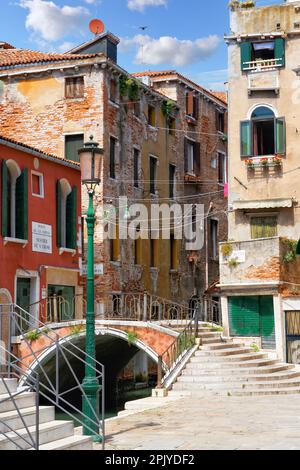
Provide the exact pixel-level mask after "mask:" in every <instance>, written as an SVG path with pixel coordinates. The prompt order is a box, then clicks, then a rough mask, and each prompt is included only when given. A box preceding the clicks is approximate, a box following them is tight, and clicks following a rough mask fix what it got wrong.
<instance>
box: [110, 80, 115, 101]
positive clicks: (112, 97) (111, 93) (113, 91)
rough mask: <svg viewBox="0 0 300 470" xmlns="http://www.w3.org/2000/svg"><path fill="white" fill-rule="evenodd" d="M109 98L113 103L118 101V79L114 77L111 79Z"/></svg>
mask: <svg viewBox="0 0 300 470" xmlns="http://www.w3.org/2000/svg"><path fill="white" fill-rule="evenodd" d="M109 99H110V101H112V102H113V103H116V102H117V82H116V80H114V79H112V80H111V81H110V87H109Z"/></svg>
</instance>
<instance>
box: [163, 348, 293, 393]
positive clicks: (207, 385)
mask: <svg viewBox="0 0 300 470" xmlns="http://www.w3.org/2000/svg"><path fill="white" fill-rule="evenodd" d="M172 390H173V393H178V394H180V393H182V394H188V393H190V394H191V395H192V396H196V395H197V394H199V396H201V397H203V396H205V395H207V394H208V393H209V394H220V395H224V396H225V395H228V396H231V395H248V396H255V395H276V394H278V395H282V394H292V393H297V394H298V393H300V368H296V367H295V366H294V365H292V364H284V363H280V362H279V361H278V359H276V358H275V357H274V356H273V357H271V356H270V355H269V353H267V352H264V351H262V352H256V351H255V350H254V349H253V348H250V347H247V346H245V345H244V344H243V343H230V342H226V343H223V342H222V343H220V342H219V341H217V342H215V343H214V342H210V343H209V344H205V345H202V346H200V347H199V349H198V350H197V351H196V352H195V353H194V355H193V357H192V358H191V359H190V361H189V363H188V364H187V365H186V367H185V368H184V370H183V371H182V373H181V375H180V376H179V377H178V378H177V381H176V383H175V384H174V385H173V388H172Z"/></svg>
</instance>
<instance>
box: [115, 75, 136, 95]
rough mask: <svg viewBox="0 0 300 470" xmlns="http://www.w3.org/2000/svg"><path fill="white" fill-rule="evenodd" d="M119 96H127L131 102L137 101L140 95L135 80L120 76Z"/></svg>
mask: <svg viewBox="0 0 300 470" xmlns="http://www.w3.org/2000/svg"><path fill="white" fill-rule="evenodd" d="M119 87H120V96H122V97H124V96H128V98H129V99H130V100H131V101H137V100H138V99H139V95H140V84H139V83H138V81H137V80H134V79H133V78H129V77H127V76H126V75H121V76H120V78H119Z"/></svg>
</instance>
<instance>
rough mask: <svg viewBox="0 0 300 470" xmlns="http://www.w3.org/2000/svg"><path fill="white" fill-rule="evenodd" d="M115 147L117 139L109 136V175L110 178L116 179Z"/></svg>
mask: <svg viewBox="0 0 300 470" xmlns="http://www.w3.org/2000/svg"><path fill="white" fill-rule="evenodd" d="M116 148H117V140H116V139H115V138H114V137H111V138H110V144H109V149H110V150H109V176H110V177H111V178H112V179H116Z"/></svg>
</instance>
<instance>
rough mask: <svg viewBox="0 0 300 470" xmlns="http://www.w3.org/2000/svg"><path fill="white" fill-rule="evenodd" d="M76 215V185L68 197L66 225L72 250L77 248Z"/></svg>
mask: <svg viewBox="0 0 300 470" xmlns="http://www.w3.org/2000/svg"><path fill="white" fill-rule="evenodd" d="M76 217H77V188H76V187H74V188H73V190H72V192H71V194H69V196H68V197H67V217H66V221H67V226H66V242H67V243H66V244H67V248H70V249H71V250H75V249H76V238H77V234H76V228H77V224H76Z"/></svg>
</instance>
